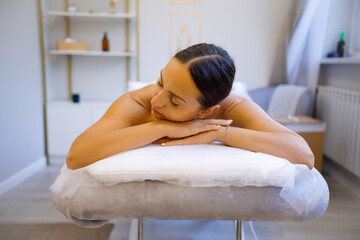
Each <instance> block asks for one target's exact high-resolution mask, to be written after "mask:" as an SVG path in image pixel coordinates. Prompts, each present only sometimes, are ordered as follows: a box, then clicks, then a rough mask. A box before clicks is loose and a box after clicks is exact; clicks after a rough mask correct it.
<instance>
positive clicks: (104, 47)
mask: <svg viewBox="0 0 360 240" xmlns="http://www.w3.org/2000/svg"><path fill="white" fill-rule="evenodd" d="M102 50H103V51H105V52H108V51H109V39H108V38H107V32H104V37H103V39H102Z"/></svg>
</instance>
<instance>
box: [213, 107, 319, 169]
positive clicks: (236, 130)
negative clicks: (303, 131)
mask: <svg viewBox="0 0 360 240" xmlns="http://www.w3.org/2000/svg"><path fill="white" fill-rule="evenodd" d="M226 115H227V116H226V117H228V118H231V119H234V125H235V127H229V128H228V130H227V133H226V128H225V127H223V128H221V129H219V130H218V131H217V132H216V136H215V140H217V141H220V142H223V143H225V135H226V143H225V144H226V145H228V146H232V147H237V148H242V149H247V150H250V151H254V152H262V153H267V154H271V155H274V156H278V157H281V158H285V159H287V160H289V161H290V162H291V163H295V164H305V165H307V166H308V168H309V169H312V168H313V167H314V154H313V153H312V151H311V149H310V147H309V145H308V144H307V142H306V141H305V140H304V139H303V138H302V137H301V136H300V135H298V134H297V133H295V132H293V131H291V130H289V129H288V128H286V127H284V126H283V125H281V124H280V123H278V122H276V121H275V120H274V119H272V118H271V117H270V116H269V115H268V114H267V113H266V112H265V111H264V110H263V109H262V108H261V107H259V106H258V105H257V104H255V103H254V102H253V101H251V100H244V101H243V102H241V103H239V104H238V105H237V106H236V107H234V108H233V109H231V111H229V112H228V113H227V114H226ZM237 126H238V127H237Z"/></svg>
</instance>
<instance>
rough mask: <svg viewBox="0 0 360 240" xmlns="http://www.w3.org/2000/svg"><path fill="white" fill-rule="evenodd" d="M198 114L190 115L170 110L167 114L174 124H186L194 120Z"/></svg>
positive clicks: (181, 111) (183, 111)
mask: <svg viewBox="0 0 360 240" xmlns="http://www.w3.org/2000/svg"><path fill="white" fill-rule="evenodd" d="M195 117H196V114H193V113H189V112H187V111H185V110H169V111H168V112H167V120H170V121H174V122H186V121H190V120H193V119H194V118H195Z"/></svg>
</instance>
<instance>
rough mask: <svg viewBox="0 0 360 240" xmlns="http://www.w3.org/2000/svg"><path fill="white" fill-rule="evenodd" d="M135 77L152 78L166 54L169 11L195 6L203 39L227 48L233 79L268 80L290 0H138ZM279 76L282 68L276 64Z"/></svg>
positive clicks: (252, 84) (281, 50) (279, 52)
mask: <svg viewBox="0 0 360 240" xmlns="http://www.w3.org/2000/svg"><path fill="white" fill-rule="evenodd" d="M140 4H141V5H140V6H141V8H140V28H141V31H140V53H141V55H140V79H142V80H143V81H153V80H156V79H157V78H158V75H159V72H160V69H161V68H163V67H164V66H165V65H166V63H167V62H168V60H169V58H170V50H169V49H170V41H169V35H170V33H169V29H170V21H169V20H170V14H171V13H172V12H200V13H201V14H202V42H207V43H215V44H218V45H219V46H221V47H223V48H224V49H225V50H227V51H228V52H229V54H230V56H232V58H233V59H234V61H235V65H236V67H237V72H236V77H235V79H236V80H238V81H244V82H246V83H247V84H248V88H249V89H253V88H257V87H261V86H267V85H269V82H270V77H271V76H272V73H273V68H274V67H275V66H276V67H277V68H279V67H281V65H280V63H281V62H279V61H282V59H281V58H282V56H283V55H284V54H285V40H286V34H287V32H288V29H289V24H290V21H289V19H290V16H291V13H292V12H291V10H292V8H291V7H292V4H293V1H289V0H272V1H268V0H255V1H246V0H223V1H218V0H203V1H202V4H201V5H172V4H170V0H151V1H148V0H140ZM275 71H277V73H275V74H274V75H277V76H279V77H283V73H284V71H285V69H284V68H282V69H276V70H275Z"/></svg>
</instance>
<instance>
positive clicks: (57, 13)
mask: <svg viewBox="0 0 360 240" xmlns="http://www.w3.org/2000/svg"><path fill="white" fill-rule="evenodd" d="M47 15H49V16H63V17H81V18H114V19H117V18H118V19H119V18H120V19H124V18H136V14H133V13H102V12H97V13H88V12H76V13H69V12H65V11H48V12H47Z"/></svg>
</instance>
